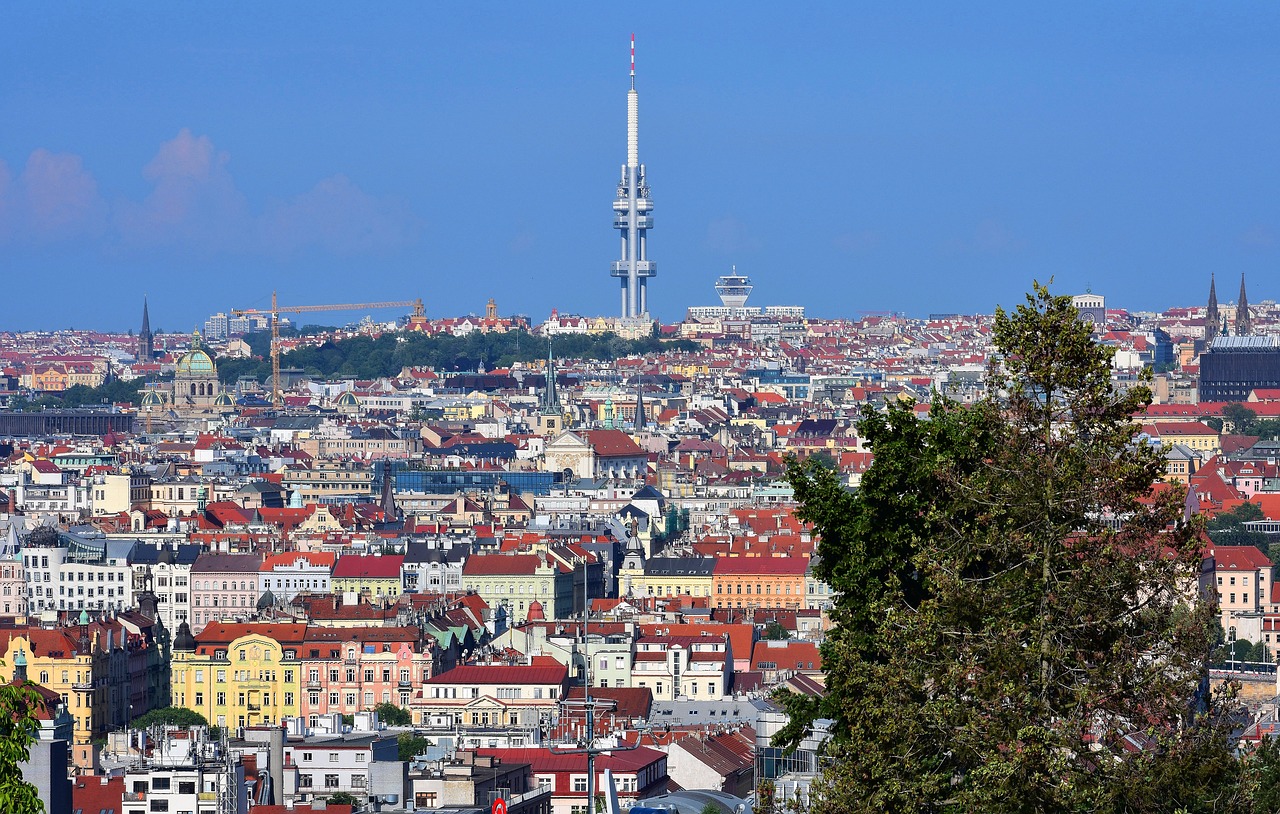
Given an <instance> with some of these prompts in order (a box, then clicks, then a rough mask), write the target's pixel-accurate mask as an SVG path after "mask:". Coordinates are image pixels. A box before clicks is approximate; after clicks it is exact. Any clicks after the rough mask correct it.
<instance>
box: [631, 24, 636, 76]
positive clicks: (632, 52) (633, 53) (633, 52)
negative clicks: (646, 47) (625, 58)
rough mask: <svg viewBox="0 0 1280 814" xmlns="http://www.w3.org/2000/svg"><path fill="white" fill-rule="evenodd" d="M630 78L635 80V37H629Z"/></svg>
mask: <svg viewBox="0 0 1280 814" xmlns="http://www.w3.org/2000/svg"><path fill="white" fill-rule="evenodd" d="M631 78H632V79H635V78H636V35H635V34H632V35H631Z"/></svg>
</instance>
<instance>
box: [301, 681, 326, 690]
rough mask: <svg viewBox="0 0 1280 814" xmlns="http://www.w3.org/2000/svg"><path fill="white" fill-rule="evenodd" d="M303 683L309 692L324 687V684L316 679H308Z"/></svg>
mask: <svg viewBox="0 0 1280 814" xmlns="http://www.w3.org/2000/svg"><path fill="white" fill-rule="evenodd" d="M305 683H306V686H307V689H309V690H318V689H320V688H321V687H323V686H324V682H323V681H321V680H320V679H318V678H308V679H307V680H306V682H305Z"/></svg>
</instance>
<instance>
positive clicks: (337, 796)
mask: <svg viewBox="0 0 1280 814" xmlns="http://www.w3.org/2000/svg"><path fill="white" fill-rule="evenodd" d="M326 803H327V804H328V805H331V806H351V808H352V809H353V810H356V811H358V810H359V809H360V806H361V805H362V804H363V803H364V801H363V800H361V799H360V798H359V797H356V796H355V795H354V794H351V793H350V792H345V791H337V792H334V793H333V794H330V795H329V797H328V799H327V800H326Z"/></svg>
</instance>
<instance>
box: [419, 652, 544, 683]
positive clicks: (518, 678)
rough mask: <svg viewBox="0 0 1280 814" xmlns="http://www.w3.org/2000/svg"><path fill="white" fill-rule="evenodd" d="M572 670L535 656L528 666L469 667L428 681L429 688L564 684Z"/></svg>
mask: <svg viewBox="0 0 1280 814" xmlns="http://www.w3.org/2000/svg"><path fill="white" fill-rule="evenodd" d="M568 678H569V668H568V667H566V666H565V665H563V664H561V663H560V662H558V661H556V660H555V659H553V658H551V657H550V656H534V657H533V658H531V659H530V663H529V664H466V665H462V666H459V667H454V668H453V669H452V670H447V671H445V672H443V673H440V674H439V675H437V676H435V677H433V678H431V679H429V680H428V681H427V682H426V683H427V684H471V685H477V684H542V685H552V684H564V682H565V681H567V680H568Z"/></svg>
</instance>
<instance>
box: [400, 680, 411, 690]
mask: <svg viewBox="0 0 1280 814" xmlns="http://www.w3.org/2000/svg"><path fill="white" fill-rule="evenodd" d="M396 684H397V685H398V686H400V687H404V688H406V689H412V687H413V681H412V680H411V679H408V678H402V679H400V680H399V681H397V682H396Z"/></svg>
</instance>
